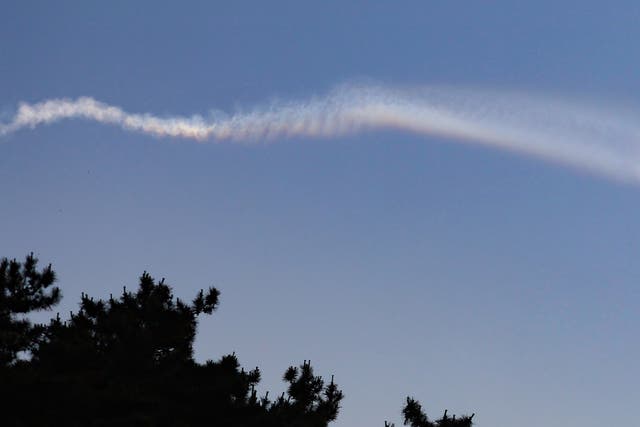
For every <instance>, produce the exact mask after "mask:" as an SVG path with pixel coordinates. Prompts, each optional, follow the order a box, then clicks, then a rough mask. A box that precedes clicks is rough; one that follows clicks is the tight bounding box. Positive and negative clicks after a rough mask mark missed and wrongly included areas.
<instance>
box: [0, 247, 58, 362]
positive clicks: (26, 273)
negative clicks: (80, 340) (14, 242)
mask: <svg viewBox="0 0 640 427" xmlns="http://www.w3.org/2000/svg"><path fill="white" fill-rule="evenodd" d="M37 263H38V259H37V258H36V257H34V256H33V253H32V254H30V255H28V256H27V257H26V259H25V261H24V263H20V262H18V261H16V260H15V259H13V260H8V259H7V258H2V259H1V260H0V367H3V366H8V365H11V364H14V363H15V362H16V360H17V357H18V354H19V353H20V352H21V351H28V350H31V349H32V347H33V345H34V344H35V343H37V342H38V338H39V337H40V335H41V334H42V332H43V330H44V329H43V328H42V327H40V326H34V325H32V324H31V322H29V321H28V320H27V319H25V318H23V316H24V315H26V314H28V313H30V312H32V311H38V310H47V309H49V308H51V307H52V306H53V305H55V304H57V303H58V302H59V301H60V297H61V295H60V289H58V288H57V287H51V286H52V285H53V283H54V282H55V280H56V275H55V273H54V272H53V270H52V269H51V265H49V266H48V267H46V268H44V269H43V270H42V271H38V270H37V269H36V264H37Z"/></svg>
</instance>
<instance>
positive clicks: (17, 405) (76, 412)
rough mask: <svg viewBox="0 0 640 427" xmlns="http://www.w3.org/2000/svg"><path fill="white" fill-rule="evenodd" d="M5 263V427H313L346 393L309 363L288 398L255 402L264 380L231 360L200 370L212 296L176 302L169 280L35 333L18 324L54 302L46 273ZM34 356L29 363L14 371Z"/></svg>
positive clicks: (1, 392)
mask: <svg viewBox="0 0 640 427" xmlns="http://www.w3.org/2000/svg"><path fill="white" fill-rule="evenodd" d="M36 262H37V260H36V259H35V258H34V257H33V256H32V255H31V256H29V257H27V260H26V261H25V263H24V264H21V263H19V262H16V261H7V260H6V259H5V260H2V262H1V264H0V268H1V269H0V286H1V287H0V290H2V294H1V296H0V297H1V298H2V300H0V316H2V318H1V319H0V321H2V325H1V326H2V332H3V335H2V341H1V342H0V354H1V355H2V357H3V359H2V360H3V366H2V367H1V368H0V402H2V407H3V409H2V412H1V417H2V418H1V420H0V421H1V422H0V423H1V424H2V425H3V426H32V425H33V426H35V425H38V426H58V425H66V426H113V425H116V426H204V425H207V426H230V427H233V426H247V427H248V426H266V427H269V426H274V427H275V426H283V427H284V426H292V427H293V426H309V427H324V426H327V424H328V423H329V422H331V421H333V420H335V418H336V416H337V414H338V410H339V408H340V402H341V400H342V397H343V395H342V392H341V391H340V390H339V389H338V387H337V385H336V384H335V383H334V382H333V379H332V380H331V383H329V384H326V385H325V383H324V381H323V380H322V378H320V377H318V376H315V375H314V373H313V368H312V367H311V364H310V363H309V362H306V361H305V363H304V364H303V365H302V366H300V367H299V368H294V367H290V368H289V369H288V370H287V372H286V373H285V375H284V380H285V382H286V383H287V384H288V390H287V392H286V393H283V394H282V395H280V396H279V397H278V398H277V399H274V400H271V399H269V397H268V393H267V395H265V396H262V397H258V395H257V392H256V390H255V386H256V385H257V384H258V382H259V381H260V371H259V370H258V368H255V369H253V370H250V371H245V370H244V369H243V368H241V367H240V364H239V363H238V359H237V358H236V356H235V354H231V355H228V356H224V357H222V358H221V359H220V360H218V361H207V362H206V363H204V364H199V363H196V362H195V361H194V359H193V340H194V337H195V333H196V327H197V317H198V315H199V314H202V313H205V314H211V313H212V312H213V311H214V310H215V309H216V308H217V306H218V297H219V292H218V291H217V290H216V289H215V288H209V289H208V290H207V291H206V292H204V291H200V293H199V294H198V295H197V296H196V298H195V299H194V300H193V301H192V302H191V303H185V302H183V301H181V300H180V299H175V298H174V296H173V294H172V291H171V288H170V287H169V286H168V285H166V284H165V283H164V280H161V281H160V282H158V283H156V281H154V279H153V278H152V277H151V276H150V275H149V274H147V273H144V274H143V275H142V277H140V282H139V286H138V289H137V291H136V292H135V293H134V292H130V291H127V290H126V289H124V290H123V292H122V294H121V295H120V296H119V297H118V298H113V297H111V298H109V299H108V300H106V301H103V300H99V299H98V300H94V299H93V298H90V297H89V296H87V295H84V294H83V295H82V297H81V302H80V309H79V310H78V312H77V313H72V314H71V317H70V318H69V319H68V320H66V321H62V320H61V319H60V317H56V318H55V319H53V320H52V321H51V322H50V324H49V325H48V326H43V325H39V326H33V325H31V324H30V323H29V322H27V321H25V320H20V319H18V318H17V317H16V316H17V315H20V314H22V313H28V312H30V311H32V310H39V309H46V308H50V307H51V306H52V305H53V304H55V303H57V302H58V300H59V299H60V292H59V290H58V289H57V288H53V289H52V290H51V291H50V292H49V293H46V292H45V291H44V290H45V289H46V288H47V287H49V286H51V284H52V283H53V282H54V280H55V275H54V273H53V271H52V270H51V268H50V267H47V268H45V269H44V270H43V271H41V272H38V271H37V270H36V268H35V266H36ZM23 350H29V351H30V352H31V358H30V359H29V360H22V361H17V360H16V354H17V353H18V352H19V351H23Z"/></svg>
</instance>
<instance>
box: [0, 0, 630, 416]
mask: <svg viewBox="0 0 640 427" xmlns="http://www.w3.org/2000/svg"><path fill="white" fill-rule="evenodd" d="M182 3H183V2H180V4H178V2H175V3H173V4H170V3H168V2H166V3H162V2H143V1H140V2H135V4H132V2H109V3H104V4H101V5H99V4H98V3H97V2H96V3H92V2H79V1H78V2H29V1H24V2H22V1H21V2H7V3H5V4H3V5H2V6H1V9H0V10H1V13H0V58H1V59H0V117H3V118H4V119H6V120H8V119H9V118H10V117H11V114H12V113H13V111H14V110H15V108H16V106H17V104H18V103H19V102H22V101H26V102H37V101H40V100H44V99H49V98H56V97H71V98H74V97H78V96H84V95H86V96H92V97H94V98H96V99H99V100H101V101H104V102H108V103H110V104H115V105H119V106H122V107H123V108H125V109H127V110H128V111H133V112H152V113H156V114H159V115H190V114H195V113H206V112H208V111H210V110H212V109H217V110H225V111H229V112H233V111H234V110H237V109H243V108H251V107H252V106H253V105H259V104H261V103H267V102H269V101H270V100H272V99H275V98H278V99H289V98H306V97H308V96H311V95H317V94H323V93H326V92H327V91H328V90H330V89H331V88H332V87H335V86H336V85H340V84H343V83H345V82H353V81H375V82H378V83H380V84H385V85H390V86H394V85H400V86H411V85H441V84H446V85H451V86H461V87H468V86H472V87H480V88H488V89H512V90H523V91H527V92H530V93H545V94H552V95H554V94H563V95H564V94H568V95H574V96H584V97H588V98H590V99H593V100H596V101H597V100H598V99H606V100H607V101H608V102H610V101H611V100H614V101H616V102H619V103H621V104H626V103H630V104H634V103H636V104H637V103H638V102H639V101H640V100H638V99H637V95H636V94H637V93H638V89H640V80H638V79H637V76H638V71H639V68H640V56H639V54H638V51H637V49H636V41H637V40H638V39H639V38H640V29H639V27H638V25H637V22H638V19H639V18H640V16H639V15H640V5H638V3H637V2H630V1H629V2H623V1H616V2H610V3H609V4H607V5H606V6H603V4H602V3H601V2H591V1H581V2H577V1H575V2H574V1H564V2H547V1H538V2H513V1H509V2H507V1H491V2H454V1H433V2H402V4H395V3H391V2H389V3H386V2H376V3H365V2H350V3H349V4H346V3H347V2H317V3H314V4H311V3H309V4H303V2H242V1H236V2H227V3H226V4H225V3H223V2H187V4H182ZM0 182H2V198H1V200H2V202H1V205H2V208H1V209H0V256H9V257H22V256H24V255H25V254H26V253H28V252H30V251H34V252H35V253H36V254H37V255H39V256H40V258H41V260H42V261H43V262H47V263H48V262H52V263H53V265H54V267H55V268H56V269H57V271H58V273H59V277H60V286H61V287H62V289H63V292H64V296H65V298H64V300H63V302H62V304H61V306H60V312H62V313H66V312H68V310H70V309H75V307H76V304H77V301H78V298H79V295H80V292H83V291H84V292H88V293H90V294H92V295H95V296H106V295H108V294H109V293H110V292H114V293H115V292H118V291H119V290H120V289H121V287H122V285H125V284H127V285H129V286H133V285H134V284H135V281H136V278H137V277H138V276H139V274H140V273H141V272H142V271H143V270H148V271H150V272H151V273H152V274H153V275H155V276H156V277H166V278H167V281H168V282H169V283H171V284H173V286H174V288H175V293H176V295H178V296H182V297H184V298H191V297H192V296H193V295H195V292H196V291H197V290H198V289H200V288H202V287H207V286H209V285H212V284H213V285H215V286H217V287H218V288H219V289H220V290H221V292H222V303H221V307H220V310H219V311H218V312H217V313H215V314H214V315H213V316H212V317H210V318H203V319H202V321H201V327H200V331H199V335H198V339H197V355H198V358H199V359H200V360H203V359H206V358H217V357H219V356H220V355H222V354H226V353H229V352H231V351H236V352H237V354H238V355H239V356H240V360H241V362H242V363H243V364H245V365H246V366H248V367H253V366H255V365H259V366H260V368H261V369H262V370H263V373H264V384H263V389H264V390H266V389H270V390H272V392H276V391H279V390H282V388H283V384H281V383H280V376H281V374H282V373H283V372H284V369H285V368H286V367H287V366H289V365H290V364H297V363H300V362H302V360H303V359H311V360H312V362H313V364H314V366H315V367H316V369H317V371H318V373H320V374H322V375H325V376H328V375H331V374H335V376H336V380H337V381H338V383H339V384H340V385H341V386H342V388H343V389H344V391H345V394H346V399H345V401H344V408H343V410H342V413H341V415H340V417H339V419H338V421H337V422H336V423H335V425H336V426H340V427H342V426H372V425H382V423H383V421H384V420H385V419H386V420H391V421H395V422H400V421H401V418H400V413H399V411H400V409H401V406H402V403H403V400H404V398H405V397H406V396H407V395H412V396H415V397H416V398H418V399H419V400H420V401H421V402H422V404H423V406H424V407H425V408H426V409H427V412H428V414H431V415H433V416H436V415H439V414H440V413H441V411H442V410H444V409H445V408H448V409H449V410H450V411H453V412H456V413H460V412H476V413H477V415H476V417H477V418H476V421H477V425H478V426H479V427H483V426H487V427H488V426H492V427H494V426H495V427H502V426H504V427H507V426H513V425H516V424H517V425H521V426H523V427H529V426H531V427H533V426H536V425H540V424H541V423H543V422H544V423H545V424H546V425H582V426H587V427H589V426H600V425H615V424H616V423H620V424H622V423H623V422H625V423H628V422H629V420H628V417H629V416H630V413H631V410H632V409H633V408H635V406H636V405H637V402H638V401H639V400H640V392H639V391H638V387H637V384H636V382H637V381H636V379H637V378H638V375H639V374H640V370H639V368H638V364H637V360H639V359H640V345H639V344H638V341H637V330H638V327H639V326H640V321H639V319H638V314H637V313H638V308H639V307H640V291H639V290H638V285H637V284H638V282H639V280H640V264H639V263H638V262H637V256H638V253H639V251H640V248H639V245H638V242H639V238H640V224H639V223H638V218H639V217H640V215H639V214H640V199H639V198H638V196H639V195H640V193H639V191H640V190H639V188H638V187H637V186H633V185H629V184H621V183H618V182H615V181H611V180H607V179H604V178H601V177H597V176H593V175H590V174H587V173H585V172H582V171H577V170H573V169H569V168H565V167H561V166H559V165H555V164H549V163H545V162H542V161H540V160H537V159H533V158H528V157H525V156H522V155H517V154H512V153H508V152H502V151H497V150H493V149H488V148H483V147H478V146H473V145H459V144H454V143H452V141H451V140H448V139H445V138H439V137H429V136H418V135H412V134H409V133H404V132H398V131H390V130H381V131H371V132H366V133H363V134H358V135H346V136H342V137H339V138H296V137H292V138H283V139H281V140H279V139H276V140H273V141H271V143H270V144H258V145H246V144H233V143H231V142H226V143H221V144H199V143H196V142H192V141H186V140H179V139H168V138H165V139H160V138H155V137H150V136H146V135H142V134H137V133H128V132H125V131H122V130H120V129H117V128H114V127H109V126H104V125H100V124H96V123H91V122H87V121H79V120H72V121H63V122H60V123H56V124H53V125H51V126H45V127H39V128H37V129H34V130H22V131H20V132H17V133H14V134H11V135H8V136H5V137H2V140H0Z"/></svg>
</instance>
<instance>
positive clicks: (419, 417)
mask: <svg viewBox="0 0 640 427" xmlns="http://www.w3.org/2000/svg"><path fill="white" fill-rule="evenodd" d="M402 415H403V416H404V425H409V426H411V427H471V426H472V425H473V421H472V420H473V417H474V415H475V414H471V415H463V416H462V417H459V418H457V417H456V416H455V415H453V416H449V415H448V414H447V411H446V410H445V411H444V414H443V415H442V417H441V418H440V419H437V420H434V421H429V418H428V417H427V414H425V412H424V411H423V410H422V405H420V403H419V402H418V401H417V400H415V399H413V398H411V397H407V403H406V404H405V405H404V409H403V410H402ZM384 424H385V427H393V424H389V423H387V422H385V423H384Z"/></svg>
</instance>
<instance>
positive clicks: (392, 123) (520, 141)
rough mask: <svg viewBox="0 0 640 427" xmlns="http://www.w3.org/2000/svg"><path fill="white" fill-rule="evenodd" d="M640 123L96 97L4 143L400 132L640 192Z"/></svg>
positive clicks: (384, 97)
mask: <svg viewBox="0 0 640 427" xmlns="http://www.w3.org/2000/svg"><path fill="white" fill-rule="evenodd" d="M637 117H638V115H637V114H633V112H623V111H622V110H619V111H615V110H611V109H609V110H607V109H603V108H596V107H589V106H584V105H581V104H576V103H573V104H572V103H568V102H565V101H562V100H558V99H553V98H544V97H540V96H533V95H526V94H513V93H504V92H496V91H494V92H491V91H478V90H460V89H455V88H425V89H419V90H418V89H412V90H399V89H389V88H385V87H381V86H342V87H339V88H337V89H336V90H334V91H333V92H331V93H330V94H328V95H327V96H324V97H314V98H311V99H309V100H306V101H297V102H275V103H272V104H271V105H270V106H269V107H267V108H258V109H254V110H251V111H249V112H238V113H236V114H233V115H225V114H222V113H212V114H211V115H210V116H209V117H206V118H205V117H202V116H199V115H196V116H191V117H159V116H154V115H151V114H134V113H128V112H126V111H124V110H123V109H121V108H120V107H116V106H112V105H108V104H105V103H102V102H99V101H96V100H95V99H93V98H88V97H82V98H78V99H75V100H73V99H51V100H47V101H44V102H40V103H35V104H28V103H21V104H20V105H19V106H18V109H17V111H16V113H15V115H14V116H13V118H12V119H11V120H10V121H9V122H8V123H5V124H1V123H0V135H8V134H10V133H13V132H16V131H19V130H21V129H25V128H30V129H33V128H35V127H37V126H40V125H43V124H49V123H54V122H57V121H60V120H63V119H72V118H82V119H87V120H93V121H96V122H100V123H105V124H111V125H115V126H119V127H121V128H123V129H126V130H131V131H137V132H142V133H145V134H149V135H154V136H160V137H176V138H188V139H194V140H197V141H222V140H231V141H247V142H251V141H262V140H273V139H275V138H285V137H335V136H340V135H344V134H350V133H355V132H361V131H370V130H375V129H398V130H403V131H408V132H413V133H417V134H423V135H435V136H444V137H447V138H450V139H451V140H454V141H464V142H467V143H474V144H481V145H487V146H493V147H497V148H501V149H506V150H510V151H516V152H520V153H523V154H528V155H533V156H537V157H541V158H544V159H547V160H551V161H554V162H559V163H561V164H565V165H569V166H573V167H578V168H581V169H584V170H588V171H591V172H596V173H599V174H601V175H604V176H607V177H610V178H615V179H620V180H624V181H631V182H635V183H640V126H639V125H638V124H637V120H636V118H637Z"/></svg>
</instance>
